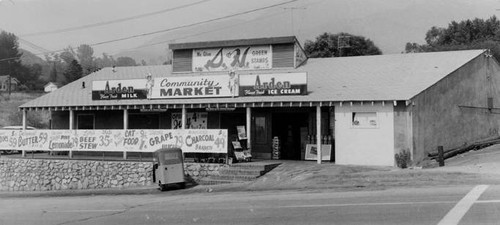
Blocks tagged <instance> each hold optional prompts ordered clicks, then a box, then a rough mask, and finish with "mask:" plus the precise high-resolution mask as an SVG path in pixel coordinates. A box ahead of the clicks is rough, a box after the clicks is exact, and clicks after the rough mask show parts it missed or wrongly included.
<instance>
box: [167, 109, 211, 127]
mask: <svg viewBox="0 0 500 225" xmlns="http://www.w3.org/2000/svg"><path fill="white" fill-rule="evenodd" d="M207 124H208V113H207V112H189V113H186V127H187V128H186V129H207ZM181 128H182V113H172V129H181Z"/></svg>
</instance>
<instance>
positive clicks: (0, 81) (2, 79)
mask: <svg viewBox="0 0 500 225" xmlns="http://www.w3.org/2000/svg"><path fill="white" fill-rule="evenodd" d="M8 80H9V75H3V76H0V83H3V82H6V81H8ZM10 82H12V83H19V80H18V79H17V78H15V77H12V78H11V79H10Z"/></svg>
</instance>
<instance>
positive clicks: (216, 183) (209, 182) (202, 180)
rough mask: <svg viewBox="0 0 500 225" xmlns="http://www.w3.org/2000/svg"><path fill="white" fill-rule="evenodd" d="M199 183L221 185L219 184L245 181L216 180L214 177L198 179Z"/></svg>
mask: <svg viewBox="0 0 500 225" xmlns="http://www.w3.org/2000/svg"><path fill="white" fill-rule="evenodd" d="M197 183H198V184H199V185H219V184H235V183H243V181H233V180H215V179H212V178H209V179H207V178H203V179H201V180H199V181H197Z"/></svg>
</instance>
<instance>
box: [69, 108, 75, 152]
mask: <svg viewBox="0 0 500 225" xmlns="http://www.w3.org/2000/svg"><path fill="white" fill-rule="evenodd" d="M74 121H75V111H73V110H72V109H70V110H69V130H71V131H72V130H73V129H74V128H73V124H74ZM69 158H70V159H71V158H73V150H69Z"/></svg>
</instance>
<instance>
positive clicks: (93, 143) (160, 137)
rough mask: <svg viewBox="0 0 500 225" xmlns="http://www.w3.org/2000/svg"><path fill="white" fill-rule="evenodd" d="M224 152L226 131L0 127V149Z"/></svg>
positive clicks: (225, 151)
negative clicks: (12, 128)
mask: <svg viewBox="0 0 500 225" xmlns="http://www.w3.org/2000/svg"><path fill="white" fill-rule="evenodd" d="M160 148H181V149H182V151H183V152H193V153H227V149H228V147H227V130H219V129H186V130H73V131H71V130H29V131H23V130H14V131H13V130H0V150H21V151H22V150H27V151H40V150H41V151H117V152H123V151H129V152H152V151H155V150H157V149H160Z"/></svg>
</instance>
